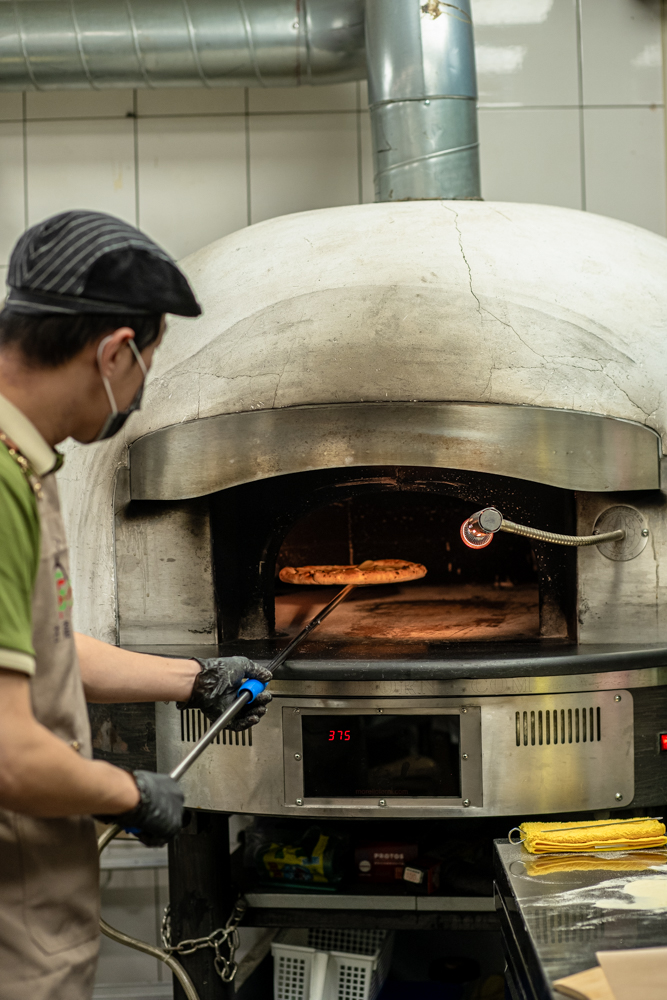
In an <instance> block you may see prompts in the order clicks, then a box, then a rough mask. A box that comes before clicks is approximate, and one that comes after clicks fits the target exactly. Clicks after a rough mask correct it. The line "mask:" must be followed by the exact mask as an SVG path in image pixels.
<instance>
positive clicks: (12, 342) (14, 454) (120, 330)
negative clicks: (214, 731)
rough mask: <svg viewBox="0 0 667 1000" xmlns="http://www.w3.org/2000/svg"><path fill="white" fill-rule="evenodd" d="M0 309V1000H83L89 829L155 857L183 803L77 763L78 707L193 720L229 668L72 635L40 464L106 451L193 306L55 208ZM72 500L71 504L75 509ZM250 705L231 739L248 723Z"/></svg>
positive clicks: (236, 675) (80, 757) (59, 540)
mask: <svg viewBox="0 0 667 1000" xmlns="http://www.w3.org/2000/svg"><path fill="white" fill-rule="evenodd" d="M8 286H9V288H8V296H7V300H6V303H5V307H4V309H3V311H2V312H1V313H0V998H2V1000H84V998H86V997H89V996H90V995H91V993H92V986H93V978H94V971H95V962H96V956H97V949H98V916H99V913H98V911H99V901H98V865H97V852H96V844H95V836H94V825H93V821H92V819H91V815H95V816H98V817H99V818H102V819H104V820H106V821H108V822H112V821H118V822H120V823H122V824H124V825H125V826H127V827H131V828H135V829H138V830H139V831H140V832H141V837H142V839H144V841H145V842H147V843H164V842H166V841H167V840H168V839H169V838H171V837H172V836H174V835H175V834H176V833H177V832H178V830H179V829H180V826H181V816H182V805H183V797H182V793H181V791H180V789H179V787H178V785H177V784H176V783H175V782H173V781H172V780H171V779H170V778H169V777H168V776H166V775H156V774H151V773H148V772H136V773H134V774H132V773H130V772H128V771H125V770H122V769H121V768H117V767H113V766H112V765H110V764H107V763H105V762H103V761H93V760H91V759H90V758H91V746H90V730H89V726H88V718H87V712H86V706H85V701H86V699H87V700H88V701H91V702H127V701H158V700H159V701H178V702H179V703H180V705H179V707H185V706H186V705H187V706H188V707H198V708H201V709H202V710H203V711H205V712H206V713H207V714H208V715H209V717H210V718H212V719H213V718H216V717H217V716H218V715H219V714H220V712H221V711H222V710H223V709H224V708H225V707H226V706H227V705H228V704H229V703H230V702H231V700H233V699H234V698H235V697H236V691H237V689H238V687H239V685H240V684H241V682H242V680H243V678H244V676H248V677H255V678H257V679H259V680H261V681H263V682H266V681H267V680H268V679H269V674H268V671H266V670H265V669H264V668H261V667H257V666H255V665H254V664H252V663H251V662H250V661H248V660H246V659H245V658H243V657H233V658H230V659H227V660H224V659H215V660H191V659H163V658H161V657H155V656H144V655H140V654H135V653H130V652H127V651H124V650H121V649H118V648H116V647H112V646H109V645H107V644H106V643H102V642H99V641H97V640H95V639H92V638H90V637H88V636H83V635H77V636H75V635H74V633H73V631H72V622H71V607H72V595H71V590H70V587H69V577H68V557H67V544H66V539H65V535H64V530H63V524H62V520H61V518H60V512H59V505H58V492H57V487H56V482H55V476H54V472H55V471H56V470H57V469H58V468H59V466H60V464H61V463H62V458H61V456H59V455H58V453H57V452H56V451H54V447H55V445H56V444H58V442H60V441H63V440H64V439H65V438H67V437H70V436H71V437H73V438H75V439H76V440H77V441H81V442H84V443H88V442H93V441H98V440H102V439H104V438H108V437H110V436H111V435H112V434H114V433H115V432H116V431H117V430H119V429H120V427H121V426H122V424H123V423H124V421H125V420H126V419H127V417H128V415H129V414H130V413H131V412H132V410H134V409H137V408H138V406H139V403H140V399H141V393H142V389H143V383H144V379H145V376H146V374H147V372H148V369H149V368H150V365H151V360H152V358H153V354H154V352H155V350H156V349H157V348H158V347H159V344H160V341H161V340H162V337H163V335H164V330H165V314H166V313H169V312H172V313H176V314H178V315H182V316H197V315H199V314H200V312H201V309H200V307H199V305H198V303H197V302H196V300H195V297H194V295H193V293H192V290H191V288H190V286H189V285H188V282H187V280H186V278H185V276H184V275H183V274H182V272H181V271H180V270H179V269H178V267H177V266H176V265H175V264H174V262H173V261H172V260H171V259H170V258H169V257H168V255H167V254H166V253H165V252H164V251H163V250H161V249H160V248H159V247H158V246H156V244H155V243H153V241H152V240H150V239H149V238H148V237H147V236H145V235H144V234H143V233H141V232H140V231H139V230H137V229H134V228H133V227H132V226H129V225H127V224H126V223H124V222H122V221H120V220H118V219H114V218H112V217H111V216H108V215H101V214H99V213H93V212H83V211H77V212H66V213H64V214H61V215H58V216H55V217H54V218H51V219H48V220H47V221H46V222H43V223H40V224H39V225H37V226H34V227H33V228H32V229H30V230H28V232H27V233H25V234H24V235H23V236H22V237H21V239H20V240H19V242H18V244H17V245H16V247H15V249H14V251H13V253H12V257H11V262H10V266H9V273H8ZM81 502H82V503H85V494H82V496H81ZM269 700H270V695H269V694H268V692H262V694H261V695H259V696H258V697H257V699H256V701H255V702H254V703H253V704H252V705H248V706H247V707H246V708H245V709H244V710H243V712H242V713H241V714H240V715H239V716H237V719H236V720H235V723H234V726H235V728H246V727H248V726H251V725H254V724H256V723H257V722H259V719H260V717H261V716H262V715H263V714H264V712H265V711H266V705H267V703H268V701H269Z"/></svg>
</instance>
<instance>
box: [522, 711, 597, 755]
mask: <svg viewBox="0 0 667 1000" xmlns="http://www.w3.org/2000/svg"><path fill="white" fill-rule="evenodd" d="M514 724H515V739H516V745H517V746H518V747H520V746H524V747H527V746H531V747H534V746H545V745H546V746H549V745H551V744H553V745H555V744H557V743H561V744H562V743H596V742H599V741H600V740H601V739H602V725H601V717H600V709H599V707H598V708H597V709H595V710H593V709H592V708H589V707H586V708H581V707H580V708H561V709H560V710H558V709H554V710H553V711H552V710H549V709H547V710H546V711H542V710H539V711H537V712H516V713H515V716H514Z"/></svg>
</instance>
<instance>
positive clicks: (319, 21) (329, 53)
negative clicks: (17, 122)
mask: <svg viewBox="0 0 667 1000" xmlns="http://www.w3.org/2000/svg"><path fill="white" fill-rule="evenodd" d="M365 76H366V60H365V56H364V3H363V0H0V89H2V90H62V89H79V88H93V89H100V90H102V89H106V88H111V87H227V86H236V87H257V86H260V87H285V86H298V85H299V84H312V83H322V84H323V83H341V82H344V81H346V80H360V79H363V78H364V77H365Z"/></svg>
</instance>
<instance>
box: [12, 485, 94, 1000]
mask: <svg viewBox="0 0 667 1000" xmlns="http://www.w3.org/2000/svg"><path fill="white" fill-rule="evenodd" d="M38 509H39V514H40V521H41V533H42V542H41V558H40V564H39V571H38V574H37V581H36V585H35V592H34V595H33V607H32V614H33V643H34V647H35V654H36V671H35V675H34V677H33V678H32V679H31V682H30V685H31V694H32V707H33V711H34V714H35V717H36V718H37V720H38V721H39V722H41V723H42V724H43V725H44V726H46V727H47V729H50V730H51V732H53V733H55V735H56V736H58V737H59V738H60V739H62V740H65V742H66V743H69V744H71V745H72V747H73V749H72V753H75V752H77V749H76V748H78V752H80V753H82V754H84V756H86V757H91V756H92V751H91V745H90V727H89V725H88V713H87V711H86V702H85V698H84V694H83V686H82V684H81V675H80V672H79V663H78V660H77V656H76V649H75V646H74V636H73V633H72V594H71V590H70V585H69V560H68V555H67V542H66V539H65V529H64V526H63V522H62V518H61V516H60V504H59V501H58V488H57V485H56V477H55V476H54V475H49V476H47V477H45V478H44V480H43V481H42V497H41V498H40V500H39V501H38ZM98 887H99V874H98V860H97V850H96V845H95V829H94V825H93V821H92V819H91V818H90V817H89V816H70V817H67V818H65V819H35V818H33V817H30V816H24V815H19V814H18V813H12V812H9V811H7V810H0V1000H87V998H89V997H90V996H91V994H92V990H93V980H94V976H95V965H96V961H97V951H98V946H99V923H98V921H99V888H98Z"/></svg>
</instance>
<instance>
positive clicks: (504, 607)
mask: <svg viewBox="0 0 667 1000" xmlns="http://www.w3.org/2000/svg"><path fill="white" fill-rule="evenodd" d="M488 504H492V505H494V504H495V505H498V506H500V505H501V504H502V505H503V507H504V509H505V510H507V511H508V516H510V515H509V510H510V509H511V510H512V513H513V515H514V517H516V519H517V520H520V519H523V520H524V521H526V520H527V521H528V522H529V523H531V522H532V523H540V525H544V524H546V523H548V524H549V525H550V528H551V530H561V531H566V530H568V529H570V528H571V526H572V524H573V518H574V514H573V511H574V504H573V495H572V494H571V493H569V491H565V490H560V489H556V488H554V487H547V486H542V485H540V484H535V483H529V482H525V481H521V480H511V479H509V478H508V477H502V476H491V475H487V474H481V473H470V472H462V471H460V470H448V469H423V468H408V467H398V468H396V467H391V468H387V467H368V468H363V469H359V468H353V469H333V470H325V471H318V472H312V473H298V474H295V475H289V476H283V477H275V478H273V479H270V480H262V481H260V482H257V483H252V484H247V485H244V486H241V487H234V488H232V489H229V490H224V491H221V492H220V493H219V494H216V495H215V496H214V497H213V498H212V506H211V527H212V535H213V545H214V566H215V580H216V593H217V598H218V608H219V611H220V615H219V618H220V633H221V639H222V640H223V641H229V640H244V639H247V640H257V639H278V640H281V639H287V638H292V637H293V636H294V635H296V634H297V633H298V632H299V631H300V629H301V628H303V626H304V625H305V624H306V622H307V621H308V620H309V619H310V618H312V617H313V616H314V615H315V614H316V613H317V612H318V611H319V610H320V609H321V608H323V607H324V606H325V605H326V604H327V603H328V602H329V601H330V600H331V598H332V597H333V596H334V594H335V593H336V592H337V591H338V590H339V589H340V588H339V587H336V586H333V587H321V586H313V585H308V586H294V585H292V584H286V583H283V582H281V581H280V579H279V578H278V573H279V572H280V569H281V568H283V567H284V566H303V565H326V564H334V565H341V564H347V565H349V564H356V563H360V562H362V561H364V560H366V559H406V560H409V561H412V562H418V563H423V564H424V565H425V566H426V567H427V570H428V572H427V575H426V576H425V577H424V578H423V579H421V580H416V581H411V582H407V583H398V584H387V585H380V586H377V585H376V586H368V587H359V588H358V589H356V590H355V591H353V592H352V593H351V594H350V596H349V597H348V598H347V600H346V601H344V602H343V603H342V604H341V605H339V607H338V608H337V609H336V610H335V612H334V613H332V614H331V615H330V616H329V618H327V619H326V620H325V621H324V622H323V623H322V624H321V625H320V626H319V627H318V629H317V631H316V632H315V633H313V636H312V638H311V639H310V640H308V641H307V642H306V644H304V646H303V647H302V648H301V650H300V652H298V653H297V654H296V655H297V657H299V656H302V657H304V656H305V657H309V656H312V655H316V656H321V655H327V653H334V651H335V655H336V656H344V657H346V658H347V657H348V656H349V657H350V658H352V659H357V658H360V657H365V656H366V655H368V656H372V658H374V659H376V658H385V657H389V658H392V657H394V656H395V655H396V652H397V649H398V648H399V647H400V648H401V649H402V651H403V652H406V653H407V654H408V655H412V656H418V655H420V654H421V653H426V652H427V651H428V650H429V648H432V647H433V646H434V645H436V646H437V645H440V644H447V645H450V644H454V645H458V644H461V643H468V644H470V643H484V644H487V643H512V644H514V643H517V642H520V643H535V642H539V641H540V640H541V639H550V640H554V639H558V640H565V641H567V640H568V639H570V638H571V636H572V634H573V621H572V618H573V616H572V608H571V607H570V606H569V605H570V602H571V603H573V595H574V589H575V588H574V579H575V576H574V572H575V567H576V562H574V561H573V560H574V559H575V558H576V556H573V553H572V552H570V551H563V550H555V547H548V546H546V545H544V544H541V543H533V542H531V541H529V540H528V539H525V538H522V537H519V536H513V535H502V536H499V537H498V538H497V539H496V544H495V545H494V546H490V547H488V548H487V549H484V550H482V551H476V550H471V549H469V548H467V547H466V546H465V545H464V543H463V541H462V540H461V536H460V526H461V523H462V522H463V521H464V520H465V519H466V518H467V517H469V516H470V515H471V514H472V513H474V511H475V510H477V509H479V507H480V506H483V505H488Z"/></svg>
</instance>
